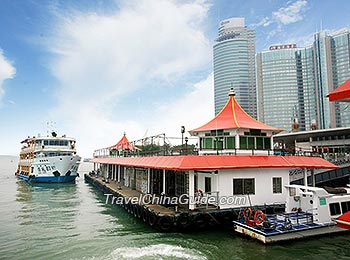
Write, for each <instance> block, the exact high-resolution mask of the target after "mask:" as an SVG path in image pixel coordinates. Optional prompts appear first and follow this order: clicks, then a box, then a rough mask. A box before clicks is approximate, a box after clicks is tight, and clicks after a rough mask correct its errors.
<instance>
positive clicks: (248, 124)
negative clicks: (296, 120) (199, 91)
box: [189, 90, 282, 133]
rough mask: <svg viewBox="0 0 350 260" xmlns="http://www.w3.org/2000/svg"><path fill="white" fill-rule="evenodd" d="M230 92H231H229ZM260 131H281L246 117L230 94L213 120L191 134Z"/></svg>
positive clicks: (248, 116)
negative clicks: (212, 131)
mask: <svg viewBox="0 0 350 260" xmlns="http://www.w3.org/2000/svg"><path fill="white" fill-rule="evenodd" d="M231 91H232V90H231ZM235 128H244V129H260V130H271V131H281V130H282V129H279V128H275V127H272V126H269V125H265V124H264V123H262V122H259V121H257V120H256V119H254V118H252V117H251V116H250V115H248V114H247V113H246V112H245V111H244V110H243V108H242V107H241V106H240V105H239V104H238V102H237V101H236V99H235V97H234V94H232V93H230V97H229V100H228V101H227V103H226V105H225V106H224V108H223V109H222V110H221V111H220V113H219V114H217V115H216V117H215V118H214V119H212V120H211V121H209V122H208V123H207V124H205V125H203V126H201V127H198V128H196V129H193V130H191V131H189V132H190V133H191V132H201V131H210V130H216V129H235Z"/></svg>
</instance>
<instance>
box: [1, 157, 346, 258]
mask: <svg viewBox="0 0 350 260" xmlns="http://www.w3.org/2000/svg"><path fill="white" fill-rule="evenodd" d="M0 162H1V160H0ZM9 163H10V162H9ZM11 165H13V164H11ZM0 169H2V168H0ZM13 172H14V171H12V170H11V169H10V170H7V171H6V172H4V171H2V172H0V193H1V196H0V205H1V214H0V223H1V226H0V258H1V259H201V260H202V259H220V260H222V259H254V258H255V259H315V258H317V259H335V258H336V259H349V252H350V235H345V236H332V237H328V236H326V237H322V238H317V239H314V240H303V241H295V242H289V243H284V244H280V245H272V246H264V245H262V244H260V243H258V242H256V241H252V240H249V239H246V238H242V237H240V236H236V235H234V233H233V229H231V230H226V231H225V230H224V231H220V230H218V231H211V232H197V233H195V232H193V233H186V234H181V233H170V234H166V233H159V232H157V231H155V230H153V229H152V228H150V227H149V226H147V225H145V224H144V223H143V222H142V221H140V220H138V219H135V218H133V217H131V216H130V215H129V214H128V213H126V212H125V210H124V209H122V208H120V207H118V206H117V205H110V204H108V205H106V204H105V196H104V195H103V194H102V193H101V192H99V191H97V190H96V189H95V188H93V187H91V186H90V185H88V184H86V183H85V182H84V180H83V178H82V177H81V178H78V179H77V182H76V184H63V185H61V184H44V185H43V184H39V185H38V184H35V185H29V184H27V183H25V182H23V181H21V180H17V179H16V178H15V177H14V175H13ZM82 175H83V174H81V176H82Z"/></svg>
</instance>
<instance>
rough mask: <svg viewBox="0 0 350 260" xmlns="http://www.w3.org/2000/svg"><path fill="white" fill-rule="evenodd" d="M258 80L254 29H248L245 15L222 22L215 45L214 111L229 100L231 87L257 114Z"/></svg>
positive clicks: (237, 97) (240, 99)
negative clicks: (228, 95)
mask: <svg viewBox="0 0 350 260" xmlns="http://www.w3.org/2000/svg"><path fill="white" fill-rule="evenodd" d="M255 82H256V80H255V31H254V30H250V29H247V27H246V26H245V19H244V18H231V19H227V20H224V21H222V22H221V23H220V26H219V32H218V38H217V39H216V44H215V45H214V98H215V114H218V113H219V112H220V111H221V109H222V108H223V107H224V106H225V104H226V101H227V91H229V89H230V88H231V87H233V88H234V90H235V92H236V99H237V101H238V102H239V103H240V105H241V106H242V108H243V109H244V110H245V111H246V112H247V113H248V114H249V115H250V116H252V117H254V118H257V105H256V83H255Z"/></svg>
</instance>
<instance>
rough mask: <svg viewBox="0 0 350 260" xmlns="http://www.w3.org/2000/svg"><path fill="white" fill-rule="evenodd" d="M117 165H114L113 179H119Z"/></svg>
mask: <svg viewBox="0 0 350 260" xmlns="http://www.w3.org/2000/svg"><path fill="white" fill-rule="evenodd" d="M116 170H117V169H116V165H113V181H115V180H116V179H117V171H116Z"/></svg>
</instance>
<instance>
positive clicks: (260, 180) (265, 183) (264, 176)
mask: <svg viewBox="0 0 350 260" xmlns="http://www.w3.org/2000/svg"><path fill="white" fill-rule="evenodd" d="M273 177H281V178H282V193H278V194H275V193H273V188H272V178H273ZM234 178H254V179H255V194H254V195H252V194H250V195H249V197H250V201H251V203H252V205H253V206H254V205H264V204H267V205H268V204H277V203H285V202H286V199H287V189H285V188H284V186H285V185H287V184H289V169H259V168H257V169H238V170H227V171H219V180H218V181H219V183H218V184H219V185H218V186H219V190H220V194H219V195H220V197H222V196H235V195H233V179H234ZM238 196H245V197H246V203H245V204H242V205H229V204H224V205H223V204H221V205H220V208H221V209H224V208H237V207H238V208H239V207H250V204H249V200H248V197H247V195H238Z"/></svg>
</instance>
